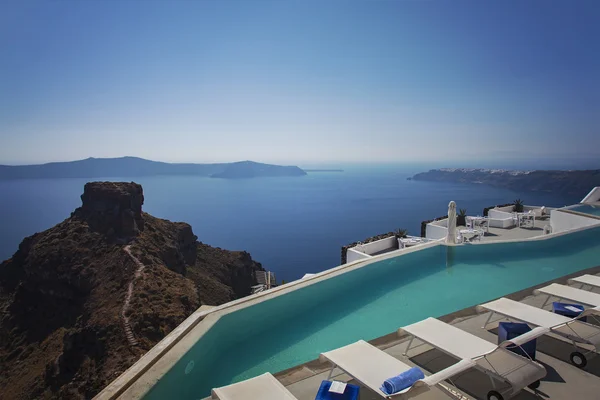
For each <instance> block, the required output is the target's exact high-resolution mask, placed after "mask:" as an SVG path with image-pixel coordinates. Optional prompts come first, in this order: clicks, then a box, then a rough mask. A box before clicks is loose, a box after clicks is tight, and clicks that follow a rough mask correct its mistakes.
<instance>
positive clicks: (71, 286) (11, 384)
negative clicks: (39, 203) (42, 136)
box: [0, 182, 262, 400]
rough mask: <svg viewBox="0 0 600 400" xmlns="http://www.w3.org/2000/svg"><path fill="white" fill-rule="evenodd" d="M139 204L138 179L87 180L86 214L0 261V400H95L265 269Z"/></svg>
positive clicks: (32, 238)
mask: <svg viewBox="0 0 600 400" xmlns="http://www.w3.org/2000/svg"><path fill="white" fill-rule="evenodd" d="M143 201H144V196H143V191H142V188H141V186H140V185H137V184H135V183H106V182H95V183H89V184H86V186H85V189H84V194H83V195H82V202H83V204H82V207H80V208H78V209H77V210H75V211H74V212H73V213H72V215H71V216H70V217H69V218H67V219H66V220H65V221H63V222H61V223H60V224H58V225H56V226H54V227H53V228H50V229H48V230H46V231H44V232H40V233H37V234H35V235H33V236H30V237H28V238H25V239H24V240H23V242H22V243H21V244H20V245H19V249H18V251H17V252H16V253H15V254H14V255H13V257H12V258H10V259H8V260H6V261H4V262H2V264H0V310H1V311H2V312H0V393H1V395H0V397H1V398H2V399H3V400H4V399H31V398H40V399H87V398H91V397H93V396H94V395H95V394H97V393H98V392H99V391H100V390H102V388H103V387H104V386H106V385H107V384H108V383H110V382H111V381H112V380H114V379H115V378H116V377H118V375H120V374H121V373H122V372H124V371H125V369H127V368H128V367H129V366H131V365H132V364H133V363H134V362H135V361H136V360H137V359H139V357H141V356H142V355H143V354H144V353H145V352H146V351H147V350H149V349H150V348H152V346H154V345H155V344H156V343H157V342H158V341H160V340H161V339H162V338H163V337H164V336H165V335H167V334H168V333H169V332H170V331H171V330H173V329H174V328H175V327H176V326H177V325H178V324H179V323H181V322H182V321H183V320H184V319H185V318H186V317H187V316H189V315H190V314H191V313H192V312H193V311H194V310H196V309H197V308H198V307H199V306H200V305H201V304H210V305H218V304H222V303H224V302H227V301H231V300H233V299H236V298H239V297H242V296H245V295H247V294H249V293H250V287H251V286H252V285H253V284H255V280H254V272H255V271H257V270H261V269H262V267H261V266H260V264H258V263H256V262H254V261H253V260H252V258H251V257H250V255H249V254H248V253H245V252H232V251H227V250H222V249H219V248H213V247H210V246H208V245H205V244H202V243H200V242H198V241H197V237H196V236H195V235H194V233H193V232H192V229H191V227H190V226H189V225H188V224H185V223H181V222H170V221H167V220H162V219H159V218H155V217H153V216H151V215H149V214H147V213H144V212H142V204H143ZM132 244H133V246H132V247H130V245H132Z"/></svg>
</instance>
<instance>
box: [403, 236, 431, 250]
mask: <svg viewBox="0 0 600 400" xmlns="http://www.w3.org/2000/svg"><path fill="white" fill-rule="evenodd" d="M400 242H401V243H402V244H403V245H404V246H403V247H401V248H404V247H410V246H416V245H418V244H421V243H425V240H424V239H423V238H419V237H408V238H401V239H398V243H400Z"/></svg>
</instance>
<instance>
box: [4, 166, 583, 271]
mask: <svg viewBox="0 0 600 400" xmlns="http://www.w3.org/2000/svg"><path fill="white" fill-rule="evenodd" d="M426 170H427V169H424V167H423V166H419V165H378V166H346V167H344V170H343V172H309V173H308V175H306V176H303V177H279V178H254V179H246V180H228V179H214V178H208V177H190V176H155V177H135V178H133V177H127V176H124V177H119V178H106V179H94V180H108V181H135V182H137V183H140V184H141V185H142V186H143V188H144V197H145V202H144V206H143V209H144V211H146V212H148V213H150V214H152V215H154V216H156V217H159V218H165V219H168V220H171V221H183V222H187V223H189V224H190V225H191V226H192V228H193V231H194V233H195V234H196V235H197V236H198V240H200V241H201V242H203V243H206V244H209V245H211V246H216V247H221V248H224V249H228V250H245V251H248V252H249V253H250V254H251V255H252V258H253V259H255V260H256V261H258V262H260V263H262V265H263V266H264V267H265V268H266V269H267V270H269V271H273V272H274V273H275V275H276V278H277V280H278V281H281V280H285V281H287V282H289V281H290V280H295V279H299V278H301V277H302V276H303V275H304V274H305V273H315V272H319V271H323V270H325V269H328V268H332V267H335V266H337V265H339V264H340V251H341V247H342V246H344V245H346V244H349V243H351V242H354V241H358V240H363V239H365V238H368V237H370V236H373V235H377V234H381V233H385V232H390V231H393V230H396V229H406V230H408V232H409V234H411V235H417V236H418V235H419V234H420V226H421V221H423V220H428V219H432V218H435V217H439V216H442V215H445V214H446V213H447V210H448V202H450V201H451V200H454V201H455V202H456V203H457V209H461V208H464V209H466V210H467V213H468V215H481V214H482V212H483V208H484V207H488V206H492V205H495V204H502V203H510V202H512V201H514V200H515V199H517V198H520V199H522V200H523V201H524V203H525V204H528V205H540V206H542V205H545V206H551V207H561V206H565V205H570V204H574V203H577V202H579V201H580V200H581V197H580V196H577V197H575V196H568V195H556V194H549V193H541V192H515V191H511V190H507V189H501V188H495V187H490V186H486V185H478V184H456V183H438V182H424V181H414V180H407V178H408V177H411V176H412V175H414V174H415V173H417V172H422V171H426ZM88 181H89V179H32V180H15V181H0V260H4V259H7V258H9V257H11V256H12V254H13V253H14V252H15V251H16V250H17V248H18V246H19V243H20V242H21V241H22V240H23V238H24V237H26V236H29V235H32V234H34V233H35V232H40V231H43V230H45V229H48V228H50V227H52V226H53V225H55V224H57V223H58V222H60V221H62V220H64V219H65V218H67V217H69V215H70V213H71V212H72V211H73V210H74V209H75V208H77V207H79V206H80V205H81V199H80V196H81V194H82V193H83V186H84V184H85V183H86V182H88Z"/></svg>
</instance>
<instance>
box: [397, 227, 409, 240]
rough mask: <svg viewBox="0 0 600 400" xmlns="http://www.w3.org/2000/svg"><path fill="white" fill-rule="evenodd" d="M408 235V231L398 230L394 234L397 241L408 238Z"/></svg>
mask: <svg viewBox="0 0 600 400" xmlns="http://www.w3.org/2000/svg"><path fill="white" fill-rule="evenodd" d="M407 234H408V231H407V230H406V229H396V231H395V232H394V235H395V236H396V239H403V238H405V237H406V236H407Z"/></svg>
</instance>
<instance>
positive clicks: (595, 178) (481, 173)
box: [408, 168, 600, 197]
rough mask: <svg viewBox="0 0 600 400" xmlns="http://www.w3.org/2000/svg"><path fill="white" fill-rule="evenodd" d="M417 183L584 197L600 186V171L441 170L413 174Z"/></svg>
mask: <svg viewBox="0 0 600 400" xmlns="http://www.w3.org/2000/svg"><path fill="white" fill-rule="evenodd" d="M408 179H413V180H416V181H433V182H456V183H472V184H485V185H490V186H496V187H504V188H507V189H511V190H520V191H537V192H549V193H560V194H572V195H578V196H582V197H583V196H585V195H586V194H587V193H588V192H589V191H590V190H591V189H592V188H593V187H595V186H600V169H593V170H572V171H557V170H534V171H514V170H505V169H483V168H441V169H432V170H430V171H427V172H421V173H419V174H416V175H415V176H413V177H412V178H408Z"/></svg>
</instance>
